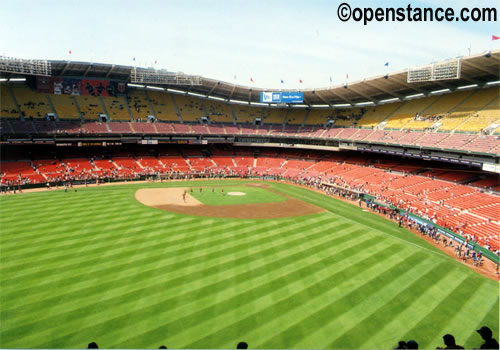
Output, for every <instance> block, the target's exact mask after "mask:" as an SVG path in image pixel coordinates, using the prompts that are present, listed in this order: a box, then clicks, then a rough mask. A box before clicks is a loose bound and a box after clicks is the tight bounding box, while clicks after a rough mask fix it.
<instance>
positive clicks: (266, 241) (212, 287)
mask: <svg viewBox="0 0 500 350" xmlns="http://www.w3.org/2000/svg"><path fill="white" fill-rule="evenodd" d="M70 54H71V52H70ZM134 60H135V59H134ZM499 84H500V50H495V49H493V50H488V51H484V52H478V53H476V54H470V55H468V56H461V57H457V58H453V59H441V60H438V61H436V62H432V63H430V62H429V63H428V64H424V65H420V66H417V67H412V66H411V65H410V63H408V66H407V67H406V68H404V69H400V70H387V71H386V72H382V73H381V72H380V71H374V72H373V74H371V75H370V76H366V77H363V78H362V79H359V80H353V81H348V82H347V81H346V82H344V83H342V84H337V85H332V86H328V87H318V88H301V89H274V88H266V87H265V86H264V87H258V86H255V84H246V85H245V84H236V83H234V82H228V81H224V80H221V79H218V78H217V77H205V76H203V75H195V74H193V75H190V74H185V73H179V72H172V71H169V70H166V69H159V68H157V67H141V66H139V65H135V64H133V65H122V64H114V63H95V62H91V61H83V60H82V61H79V60H73V59H64V60H62V59H59V60H53V59H38V58H15V57H7V56H2V57H0V131H1V136H0V142H1V161H0V185H1V195H0V348H9V349H10V348H45V349H46V348H65V349H69V348H84V347H87V344H89V347H93V346H91V344H93V345H95V346H97V344H99V347H101V348H116V349H123V348H132V349H146V348H158V347H159V346H161V345H166V346H168V347H169V348H176V349H177V348H178V349H230V348H235V347H236V344H238V342H245V343H247V344H248V347H249V348H255V349H283V348H288V349H389V348H391V349H392V348H397V347H398V342H400V345H401V342H402V343H404V346H403V347H401V348H415V347H411V346H412V345H413V344H416V343H418V347H419V348H421V349H430V348H432V349H434V348H436V347H439V346H442V344H443V336H444V335H445V334H446V335H450V334H452V335H453V336H454V339H456V342H457V344H461V345H462V346H463V347H465V348H479V346H480V345H481V344H482V343H483V339H482V338H481V337H482V336H483V334H486V333H487V332H490V336H491V335H492V336H493V338H496V339H498V336H499V284H498V283H499V276H500V275H499V253H500V238H499V235H498V233H499V232H500V199H499V195H500V178H499V173H500V164H499V161H500V89H499ZM485 329H486V330H488V331H486V330H485ZM484 339H485V340H486V338H484ZM445 340H446V339H445ZM247 344H244V345H247ZM238 347H239V346H238Z"/></svg>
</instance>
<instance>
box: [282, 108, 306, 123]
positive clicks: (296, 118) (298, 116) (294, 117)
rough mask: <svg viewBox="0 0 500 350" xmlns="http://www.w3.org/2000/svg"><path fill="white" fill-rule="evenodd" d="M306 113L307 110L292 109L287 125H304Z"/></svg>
mask: <svg viewBox="0 0 500 350" xmlns="http://www.w3.org/2000/svg"><path fill="white" fill-rule="evenodd" d="M306 113H307V110H306V109H290V110H289V112H288V115H287V118H286V123H287V124H291V125H302V123H303V122H304V118H305V116H306Z"/></svg>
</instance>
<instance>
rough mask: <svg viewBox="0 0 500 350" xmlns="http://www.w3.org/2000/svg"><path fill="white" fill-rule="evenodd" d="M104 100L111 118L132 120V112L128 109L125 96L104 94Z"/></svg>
mask: <svg viewBox="0 0 500 350" xmlns="http://www.w3.org/2000/svg"><path fill="white" fill-rule="evenodd" d="M102 100H103V102H104V106H105V107H106V111H107V112H108V116H109V117H110V118H111V120H126V121H130V113H129V112H128V109H127V101H126V100H125V97H123V96H120V97H112V96H102Z"/></svg>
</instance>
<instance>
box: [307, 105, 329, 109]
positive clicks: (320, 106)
mask: <svg viewBox="0 0 500 350" xmlns="http://www.w3.org/2000/svg"><path fill="white" fill-rule="evenodd" d="M311 107H318V108H326V107H330V106H329V105H311Z"/></svg>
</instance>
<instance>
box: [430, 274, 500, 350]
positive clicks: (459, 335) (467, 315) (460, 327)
mask: <svg viewBox="0 0 500 350" xmlns="http://www.w3.org/2000/svg"><path fill="white" fill-rule="evenodd" d="M455 278H457V276H455ZM472 283H474V282H472ZM484 287H485V285H481V286H480V287H479V288H478V289H477V290H476V291H475V292H474V293H473V294H472V295H471V296H470V297H468V298H467V299H465V300H463V303H464V305H463V308H462V310H461V312H460V313H459V314H458V315H457V316H456V317H450V319H448V320H447V327H446V329H453V330H454V334H455V335H456V341H457V344H460V345H464V346H465V344H464V343H466V341H467V339H468V338H470V337H472V338H476V337H477V339H480V336H479V334H478V333H477V332H476V330H477V329H479V328H481V327H482V326H483V325H485V324H482V322H483V317H484V314H483V313H482V312H477V311H478V310H477V307H476V305H478V304H479V305H483V306H484V309H485V310H488V308H493V307H495V305H496V309H495V311H496V316H497V322H496V324H498V312H499V309H498V294H496V295H495V294H491V293H488V292H487V289H486V288H484ZM444 302H446V301H444ZM486 322H488V321H486ZM469 323H470V324H477V327H471V326H470V324H469ZM486 326H489V327H492V325H490V324H486ZM492 328H493V327H492ZM442 342H443V338H442V335H438V334H436V335H435V336H434V338H432V339H430V340H429V344H441V343H442ZM478 345H480V344H478V343H477V342H476V343H472V344H469V346H466V348H473V347H474V348H477V347H478Z"/></svg>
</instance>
